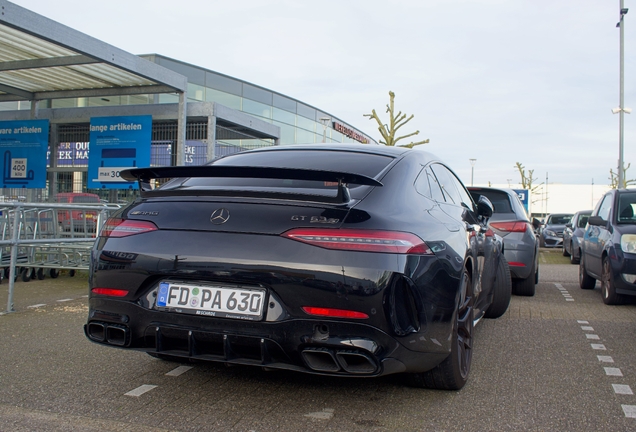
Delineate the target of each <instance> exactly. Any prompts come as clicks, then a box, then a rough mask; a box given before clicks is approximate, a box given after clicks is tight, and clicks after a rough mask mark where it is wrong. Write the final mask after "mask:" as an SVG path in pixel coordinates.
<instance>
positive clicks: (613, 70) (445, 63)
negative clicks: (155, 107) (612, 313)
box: [14, 0, 636, 187]
mask: <svg viewBox="0 0 636 432" xmlns="http://www.w3.org/2000/svg"><path fill="white" fill-rule="evenodd" d="M14 3H16V4H18V5H20V6H23V7H25V8H27V9H30V10H32V11H34V12H36V13H39V14H41V15H44V16H46V17H48V18H51V19H53V20H55V21H58V22H60V23H62V24H65V25H67V26H70V27H72V28H74V29H76V30H79V31H81V32H84V33H86V34H88V35H90V36H93V37H96V38H98V39H101V40H103V41H104V42H107V43H109V44H111V45H114V46H116V47H118V48H121V49H123V50H126V51H128V52H131V53H134V54H150V53H157V54H162V55H165V56H167V57H172V58H174V59H177V60H180V61H184V62H187V63H191V64H194V65H197V66H201V67H204V68H207V69H210V70H213V71H216V72H220V73H223V74H227V75H230V76H233V77H236V78H239V79H242V80H245V81H248V82H251V83H253V84H256V85H259V86H262V87H265V88H268V89H271V90H274V91H277V92H280V93H282V94H285V95H287V96H290V97H293V98H295V99H298V100H300V101H302V102H305V103H307V104H309V105H313V106H315V107H317V108H319V109H321V110H324V111H326V112H328V113H331V114H333V115H335V116H338V117H340V118H341V119H343V120H345V121H346V122H348V123H350V124H351V125H353V126H355V127H356V128H358V129H360V130H361V131H363V132H365V133H367V134H369V135H371V136H372V137H374V138H375V139H376V140H379V138H380V137H379V133H378V132H377V126H376V125H375V121H371V120H369V119H368V118H366V117H363V114H366V113H370V112H371V110H372V109H374V108H375V109H376V111H378V114H380V115H381V117H382V118H383V119H388V117H387V114H385V113H384V110H385V106H386V104H387V103H388V100H389V97H388V92H389V90H391V91H393V92H395V94H396V98H395V102H396V108H397V109H399V110H401V111H402V112H404V113H407V114H409V115H410V114H414V115H415V117H414V118H413V120H411V121H410V122H409V123H408V124H407V125H406V126H404V127H403V128H402V130H403V131H405V132H412V131H414V130H419V131H420V135H419V136H418V137H416V139H418V140H419V139H426V138H428V139H430V144H427V145H423V146H420V148H423V149H424V150H426V151H430V152H432V153H434V154H435V155H437V156H439V157H440V158H442V159H443V160H444V161H446V162H447V163H448V164H449V165H450V166H451V168H453V169H454V170H455V171H456V172H457V174H458V175H459V176H460V177H461V178H462V180H464V182H465V183H467V184H468V183H469V182H470V173H471V167H470V162H469V159H470V158H475V159H477V162H476V164H475V168H474V182H475V184H484V183H487V182H489V181H490V182H492V183H493V184H501V183H503V184H505V183H507V182H508V180H510V181H511V184H512V186H513V187H514V186H517V183H519V181H520V176H519V173H518V171H517V170H516V168H515V163H516V162H521V163H522V164H523V165H525V167H526V168H527V169H533V170H534V177H537V178H538V180H537V182H536V183H540V182H543V181H545V178H546V175H548V176H549V182H550V183H575V184H590V183H592V181H593V182H594V183H595V184H608V183H609V170H610V168H614V171H616V166H617V163H618V162H617V161H618V152H619V138H618V131H619V124H618V121H619V116H618V115H613V114H612V112H611V109H612V108H615V107H618V105H619V41H620V38H619V34H620V31H619V29H618V28H616V23H617V22H618V20H619V5H620V2H619V0H514V1H513V0H453V1H450V0H395V1H387V0H384V1H382V0H322V1H318V2H309V1H300V0H289V1H286V0H278V1H275V0H232V1H227V0H223V1H214V0H205V1H203V0H201V1H199V0H180V1H173V0H171V1H167V0H153V1H150V0H127V1H123V0H108V1H106V0H100V1H94V0H55V1H52V0H14ZM632 3H633V4H632ZM625 7H627V8H632V10H631V13H628V14H627V15H626V17H625V106H626V107H633V108H635V111H634V113H633V114H632V115H631V116H630V115H625V138H624V143H625V161H626V163H629V162H632V163H633V166H632V168H630V169H629V170H628V171H627V178H628V179H631V178H636V128H635V126H634V125H636V118H634V117H636V85H635V84H636V67H635V65H636V57H635V55H636V37H635V35H636V0H625Z"/></svg>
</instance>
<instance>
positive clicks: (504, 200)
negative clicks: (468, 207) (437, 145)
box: [468, 186, 540, 296]
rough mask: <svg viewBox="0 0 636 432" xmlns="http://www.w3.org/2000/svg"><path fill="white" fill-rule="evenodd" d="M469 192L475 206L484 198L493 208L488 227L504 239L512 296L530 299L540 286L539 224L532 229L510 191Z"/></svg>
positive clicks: (473, 188) (481, 189)
mask: <svg viewBox="0 0 636 432" xmlns="http://www.w3.org/2000/svg"><path fill="white" fill-rule="evenodd" d="M468 191H469V192H470V194H471V195H472V196H473V200H474V201H475V202H477V201H478V200H479V196H480V195H484V196H485V197H486V198H488V199H489V200H490V202H491V203H492V205H493V207H494V210H495V211H494V213H493V215H492V217H491V218H490V220H489V221H488V226H489V227H490V228H491V229H492V230H493V231H494V232H495V233H496V234H499V235H500V236H501V237H503V242H504V256H505V257H506V260H507V261H508V265H509V266H510V276H511V277H512V283H513V285H512V293H513V294H516V295H522V296H533V295H534V292H535V285H536V284H537V283H538V282H539V240H538V238H537V235H536V234H535V230H536V229H537V228H538V227H539V224H540V222H539V221H536V220H535V223H534V225H533V224H532V223H531V222H530V220H529V219H528V216H527V214H526V211H525V209H524V208H523V204H521V201H520V200H519V196H518V195H517V193H516V192H515V191H513V190H512V189H498V188H489V187H477V186H471V187H468Z"/></svg>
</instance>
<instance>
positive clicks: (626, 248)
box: [621, 234, 636, 253]
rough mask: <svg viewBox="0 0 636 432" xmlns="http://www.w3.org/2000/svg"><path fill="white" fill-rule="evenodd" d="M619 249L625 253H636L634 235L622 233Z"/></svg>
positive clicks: (635, 236)
mask: <svg viewBox="0 0 636 432" xmlns="http://www.w3.org/2000/svg"><path fill="white" fill-rule="evenodd" d="M621 249H622V251H623V252H626V253H636V235H634V234H623V235H622V236H621Z"/></svg>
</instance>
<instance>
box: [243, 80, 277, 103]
mask: <svg viewBox="0 0 636 432" xmlns="http://www.w3.org/2000/svg"><path fill="white" fill-rule="evenodd" d="M243 97H244V98H247V99H252V100H255V101H257V102H261V103H264V104H267V105H269V106H271V105H272V92H271V91H269V90H265V89H262V88H259V87H254V86H253V85H250V84H246V83H243Z"/></svg>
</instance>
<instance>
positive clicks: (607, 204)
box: [598, 195, 612, 220]
mask: <svg viewBox="0 0 636 432" xmlns="http://www.w3.org/2000/svg"><path fill="white" fill-rule="evenodd" d="M611 209H612V196H611V195H605V198H603V202H602V203H601V205H600V207H599V208H598V216H600V217H601V218H602V219H603V220H609V214H610V210H611Z"/></svg>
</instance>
